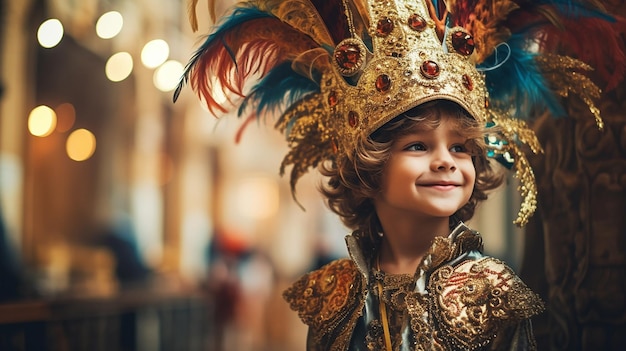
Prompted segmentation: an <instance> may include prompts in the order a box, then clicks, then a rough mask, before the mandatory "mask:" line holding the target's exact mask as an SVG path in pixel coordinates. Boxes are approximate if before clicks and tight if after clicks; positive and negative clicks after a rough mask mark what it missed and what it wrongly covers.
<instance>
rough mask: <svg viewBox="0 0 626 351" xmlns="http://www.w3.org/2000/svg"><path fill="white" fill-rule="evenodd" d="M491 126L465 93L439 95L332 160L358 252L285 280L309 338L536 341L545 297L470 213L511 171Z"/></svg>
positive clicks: (348, 343)
mask: <svg viewBox="0 0 626 351" xmlns="http://www.w3.org/2000/svg"><path fill="white" fill-rule="evenodd" d="M483 135H484V131H483V128H482V127H481V126H480V125H479V124H478V123H477V121H476V120H475V119H473V118H472V117H471V116H469V115H468V114H467V112H465V111H464V110H463V109H462V108H460V107H459V106H458V105H457V104H456V103H454V102H450V101H446V100H436V101H432V102H428V103H425V104H423V105H421V106H419V107H416V108H413V109H412V110H410V111H408V112H407V113H405V114H403V115H400V116H398V117H397V118H395V119H393V120H392V121H390V122H388V123H387V124H385V125H384V126H382V127H381V128H380V129H378V130H376V131H375V132H374V133H373V134H372V135H371V137H370V138H366V139H365V140H363V142H362V143H359V144H358V146H357V148H356V150H355V159H354V162H350V163H345V164H343V167H341V168H339V167H336V166H335V165H332V164H331V165H328V167H327V168H326V169H324V171H323V173H324V174H325V175H326V176H328V177H329V181H328V185H327V186H326V188H324V189H323V193H324V195H325V196H326V197H327V199H328V203H329V205H330V208H331V209H332V210H333V211H334V212H336V213H337V214H338V215H339V216H340V217H341V218H342V219H343V221H344V223H345V224H346V225H347V226H348V227H350V228H352V229H354V230H355V231H354V233H353V234H352V235H350V236H348V237H347V238H346V242H347V244H348V250H349V252H350V257H351V259H342V260H337V261H335V262H332V263H330V264H329V265H327V266H325V267H323V268H321V269H320V270H317V271H315V272H311V273H309V274H307V275H305V276H304V277H302V278H301V279H300V280H299V281H298V282H296V283H295V284H294V285H293V286H292V287H291V288H289V289H288V290H287V291H286V292H285V297H286V299H287V301H289V303H290V304H291V307H292V308H293V309H295V310H297V311H298V313H299V315H300V317H301V318H302V320H303V321H304V322H305V323H307V324H308V325H309V328H310V332H309V338H308V347H307V349H309V350H347V349H349V350H404V349H407V350H413V349H424V350H451V349H455V350H456V349H463V350H474V349H488V350H500V349H506V350H510V349H514V350H519V349H534V345H535V344H534V339H533V337H532V329H531V327H530V320H529V319H528V318H529V317H531V316H532V315H534V314H537V313H539V312H540V311H541V310H542V303H541V301H540V299H539V297H538V296H537V295H535V294H534V293H533V292H532V291H530V289H528V288H527V287H526V286H525V285H524V283H523V282H522V281H521V280H520V279H519V278H518V277H517V276H516V275H515V274H514V273H513V272H512V271H511V269H510V268H509V267H507V266H506V265H505V264H504V263H502V262H500V261H498V260H496V259H494V258H490V257H485V256H483V255H482V254H481V252H480V251H481V249H482V241H481V238H480V236H479V234H478V233H477V232H475V231H472V230H471V229H469V228H468V227H466V226H465V224H463V222H462V221H464V220H469V219H470V218H471V217H472V215H473V213H474V208H475V207H476V205H477V203H478V202H479V201H481V200H484V199H485V198H486V195H485V192H486V191H487V190H490V189H493V188H495V187H497V186H498V185H500V184H501V183H502V177H501V176H500V175H498V174H497V173H495V172H494V171H493V170H492V169H491V167H490V165H489V163H488V161H487V159H486V157H485V156H484V155H485V154H486V153H485V145H484V141H483V140H484V139H483ZM381 292H382V299H381V297H380V296H381Z"/></svg>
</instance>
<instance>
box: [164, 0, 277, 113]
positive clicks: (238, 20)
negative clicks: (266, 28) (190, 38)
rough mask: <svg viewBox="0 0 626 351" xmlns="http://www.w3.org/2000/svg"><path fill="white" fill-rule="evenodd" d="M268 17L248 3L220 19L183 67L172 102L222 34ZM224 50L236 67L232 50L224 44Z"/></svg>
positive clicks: (267, 14) (268, 15) (269, 15)
mask: <svg viewBox="0 0 626 351" xmlns="http://www.w3.org/2000/svg"><path fill="white" fill-rule="evenodd" d="M269 17H274V16H273V15H271V14H269V13H267V12H264V11H261V10H259V9H258V8H257V7H255V6H254V5H252V4H248V3H242V4H241V5H240V6H239V7H236V8H235V9H234V10H233V12H232V13H231V14H230V15H228V16H224V17H222V19H221V21H220V23H219V24H218V25H216V26H215V30H214V32H213V33H211V34H210V35H209V36H207V38H206V40H205V41H204V43H203V44H202V45H201V46H200V47H199V48H198V49H197V50H196V52H194V54H193V55H192V56H191V59H190V60H189V62H188V63H187V65H186V66H185V70H184V72H183V75H182V76H181V78H180V81H179V83H178V86H177V87H176V90H175V91H174V97H173V100H174V102H176V100H177V99H178V96H179V95H180V92H181V90H182V88H183V86H184V85H185V84H187V82H188V81H189V74H190V72H191V71H192V70H193V68H194V67H195V65H196V64H197V63H198V61H199V60H200V59H201V57H202V55H203V54H204V53H205V51H206V50H207V49H208V48H209V47H210V46H211V45H213V44H214V42H215V41H216V40H220V41H221V40H222V37H223V35H224V33H227V32H229V31H230V30H236V28H237V26H239V25H241V24H242V23H244V22H247V21H251V20H255V19H260V18H269ZM224 48H225V49H226V50H227V52H228V54H229V55H230V57H231V58H232V60H233V61H234V62H235V65H236V60H235V53H234V52H233V50H232V49H231V48H230V47H228V46H227V45H226V44H225V43H224Z"/></svg>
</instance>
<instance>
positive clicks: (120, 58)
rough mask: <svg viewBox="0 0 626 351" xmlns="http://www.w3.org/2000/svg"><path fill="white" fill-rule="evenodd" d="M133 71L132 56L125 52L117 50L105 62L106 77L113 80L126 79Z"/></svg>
mask: <svg viewBox="0 0 626 351" xmlns="http://www.w3.org/2000/svg"><path fill="white" fill-rule="evenodd" d="M132 71H133V58H132V56H130V54H129V53H127V52H118V53H116V54H114V55H113V56H111V57H110V58H109V59H108V60H107V63H106V67H105V72H106V75H107V78H109V80H111V81H113V82H120V81H122V80H124V79H126V78H127V77H128V76H129V75H130V73H131V72H132Z"/></svg>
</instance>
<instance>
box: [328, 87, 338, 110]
mask: <svg viewBox="0 0 626 351" xmlns="http://www.w3.org/2000/svg"><path fill="white" fill-rule="evenodd" d="M337 102H338V101H337V93H336V92H335V91H331V92H330V94H328V105H329V106H330V107H334V106H335V105H337Z"/></svg>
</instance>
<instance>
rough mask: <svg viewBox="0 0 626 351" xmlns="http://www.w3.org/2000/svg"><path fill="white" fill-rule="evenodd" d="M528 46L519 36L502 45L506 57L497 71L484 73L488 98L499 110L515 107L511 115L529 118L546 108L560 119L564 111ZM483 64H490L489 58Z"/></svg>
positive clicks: (535, 54)
mask: <svg viewBox="0 0 626 351" xmlns="http://www.w3.org/2000/svg"><path fill="white" fill-rule="evenodd" d="M528 45H529V43H528V42H527V40H526V38H525V37H523V36H520V35H513V36H512V37H511V38H510V39H509V41H508V42H507V46H504V48H508V50H510V55H509V58H508V59H507V60H506V61H505V62H504V63H502V64H501V65H500V66H499V67H498V68H497V69H493V70H487V71H486V72H485V81H486V85H487V89H488V90H489V97H490V99H491V101H492V103H494V104H495V105H496V107H498V108H500V109H504V110H506V109H508V108H510V106H515V107H516V110H515V111H514V112H513V113H514V114H515V116H516V117H518V118H525V119H528V118H529V117H530V116H532V115H533V112H537V109H539V110H543V109H546V108H547V109H549V110H550V111H551V113H552V114H553V115H555V116H562V115H563V114H564V111H563V108H562V107H561V105H560V102H559V101H558V100H557V99H556V97H555V95H554V93H553V92H552V91H551V90H550V88H549V85H548V84H547V82H546V80H545V78H544V77H543V75H542V74H541V71H540V69H539V67H538V65H537V63H536V61H535V57H536V56H537V53H533V52H529V49H528ZM500 55H501V56H503V55H504V54H500ZM485 64H489V59H488V60H487V61H486V62H485ZM488 66H489V65H487V67H488Z"/></svg>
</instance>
